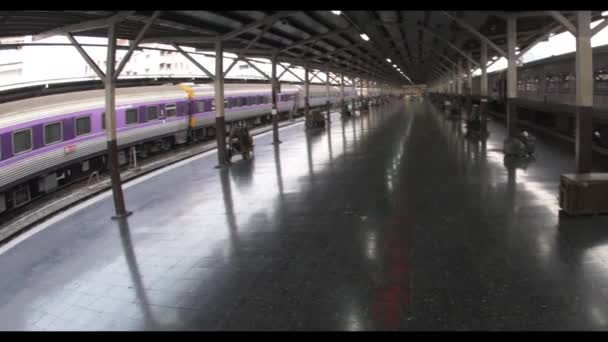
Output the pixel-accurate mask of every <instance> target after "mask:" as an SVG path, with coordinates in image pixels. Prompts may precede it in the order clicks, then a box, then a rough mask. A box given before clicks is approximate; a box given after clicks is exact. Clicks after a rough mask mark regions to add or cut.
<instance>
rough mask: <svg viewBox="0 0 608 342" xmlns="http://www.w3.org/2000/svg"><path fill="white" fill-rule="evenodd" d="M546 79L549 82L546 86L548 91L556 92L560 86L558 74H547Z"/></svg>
mask: <svg viewBox="0 0 608 342" xmlns="http://www.w3.org/2000/svg"><path fill="white" fill-rule="evenodd" d="M545 80H546V81H547V84H546V86H545V88H546V91H547V92H548V93H554V92H556V91H557V88H558V86H559V82H560V77H559V76H558V75H553V76H547V77H546V79H545Z"/></svg>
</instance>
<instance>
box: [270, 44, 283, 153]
mask: <svg viewBox="0 0 608 342" xmlns="http://www.w3.org/2000/svg"><path fill="white" fill-rule="evenodd" d="M271 77H272V112H271V115H272V143H273V144H280V143H281V140H279V107H278V106H277V97H278V92H279V80H278V78H277V55H276V54H273V55H272V75H271Z"/></svg>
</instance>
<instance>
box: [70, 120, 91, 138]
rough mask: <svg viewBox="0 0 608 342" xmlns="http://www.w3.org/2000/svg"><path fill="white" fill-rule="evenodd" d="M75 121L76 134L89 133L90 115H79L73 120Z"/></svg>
mask: <svg viewBox="0 0 608 342" xmlns="http://www.w3.org/2000/svg"><path fill="white" fill-rule="evenodd" d="M74 121H75V122H76V124H75V126H76V136H79V135H85V134H89V133H91V117H90V116H81V117H79V118H76V119H75V120H74Z"/></svg>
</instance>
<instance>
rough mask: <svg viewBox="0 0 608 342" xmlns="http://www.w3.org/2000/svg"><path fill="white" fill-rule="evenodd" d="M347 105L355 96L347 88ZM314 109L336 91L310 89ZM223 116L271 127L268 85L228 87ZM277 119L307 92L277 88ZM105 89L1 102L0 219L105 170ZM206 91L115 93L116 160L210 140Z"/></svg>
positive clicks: (211, 103)
mask: <svg viewBox="0 0 608 342" xmlns="http://www.w3.org/2000/svg"><path fill="white" fill-rule="evenodd" d="M344 90H345V99H346V100H347V101H348V100H350V99H352V98H353V97H354V96H355V95H356V92H355V91H354V90H353V88H352V87H345V89H344ZM309 91H310V93H309V103H310V106H311V107H316V106H324V105H325V104H326V103H327V101H329V102H330V103H332V104H334V103H337V102H338V101H340V98H341V89H340V88H339V87H335V86H331V87H330V96H329V97H328V96H327V89H326V87H325V86H324V85H310V87H309ZM224 97H225V118H226V123H227V126H228V127H230V125H231V124H234V123H245V122H246V123H248V124H260V123H264V122H269V121H270V110H271V106H272V104H271V92H270V87H269V86H268V85H260V84H226V85H225V96H224ZM277 105H278V110H279V113H284V112H289V111H292V110H298V109H301V108H303V107H304V87H303V86H298V85H282V86H281V91H280V93H279V94H278V103H277ZM104 111H105V109H104V91H103V90H89V91H81V92H72V93H66V94H57V95H49V96H44V97H37V98H31V99H25V100H19V101H14V102H10V103H3V104H0V213H2V212H6V211H8V210H11V209H13V208H17V207H20V206H22V205H24V204H26V203H28V202H30V201H31V200H32V199H33V198H36V197H40V196H42V195H44V194H45V193H48V192H51V191H53V190H56V189H58V188H60V187H61V186H63V185H66V184H69V183H71V182H74V181H76V180H79V179H82V178H84V177H87V176H89V175H90V174H91V173H92V172H94V171H102V170H105V169H106V168H107V161H106V148H107V146H106V132H105V129H106V127H105V113H104ZM214 125H215V98H214V90H213V87H212V86H211V85H206V84H204V85H193V84H181V85H164V86H148V87H134V88H117V89H116V131H117V140H118V146H119V150H120V152H119V161H120V163H121V164H123V165H124V164H126V163H128V160H129V157H130V156H129V153H130V152H129V147H131V146H136V148H137V153H138V155H140V156H144V157H145V156H146V155H148V154H149V153H154V152H159V151H163V150H170V149H172V148H173V147H174V146H176V145H180V144H184V143H186V142H188V141H193V142H194V141H200V140H203V139H207V138H210V137H212V136H214V133H215V132H214V129H215V127H214Z"/></svg>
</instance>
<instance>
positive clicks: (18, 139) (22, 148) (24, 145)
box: [13, 128, 32, 154]
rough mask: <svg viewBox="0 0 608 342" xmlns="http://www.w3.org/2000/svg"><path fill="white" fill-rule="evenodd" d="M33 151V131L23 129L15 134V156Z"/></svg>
mask: <svg viewBox="0 0 608 342" xmlns="http://www.w3.org/2000/svg"><path fill="white" fill-rule="evenodd" d="M31 150H32V129H31V128H27V129H22V130H20V131H15V132H13V154H19V153H23V152H27V151H31Z"/></svg>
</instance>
